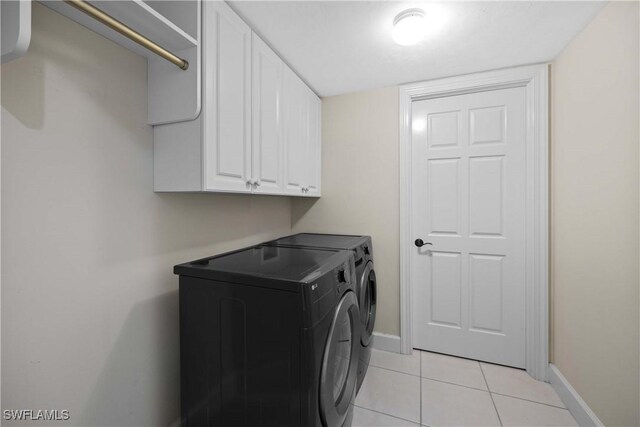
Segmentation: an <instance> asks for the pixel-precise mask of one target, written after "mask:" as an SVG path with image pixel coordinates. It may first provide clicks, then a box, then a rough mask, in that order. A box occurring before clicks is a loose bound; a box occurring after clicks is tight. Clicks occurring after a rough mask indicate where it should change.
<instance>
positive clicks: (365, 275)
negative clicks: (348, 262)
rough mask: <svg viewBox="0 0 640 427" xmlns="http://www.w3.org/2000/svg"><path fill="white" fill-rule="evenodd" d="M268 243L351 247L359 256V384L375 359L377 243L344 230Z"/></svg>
mask: <svg viewBox="0 0 640 427" xmlns="http://www.w3.org/2000/svg"><path fill="white" fill-rule="evenodd" d="M265 244H266V245H272V246H281V247H304V248H332V249H344V250H350V251H352V252H353V253H354V256H355V266H356V283H357V285H358V286H357V288H356V294H357V296H358V303H359V306H360V321H361V324H362V329H361V330H362V336H361V339H360V346H361V349H360V363H359V366H358V384H357V389H356V392H357V391H359V390H360V386H361V385H362V381H364V377H365V375H366V373H367V368H368V367H369V360H370V359H371V345H370V344H371V341H372V335H373V326H374V324H375V321H376V272H375V270H374V268H373V245H372V244H371V237H370V236H351V235H342V234H318V233H300V234H294V235H293V236H288V237H283V238H280V239H277V240H273V241H271V242H267V243H265Z"/></svg>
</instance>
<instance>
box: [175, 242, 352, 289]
mask: <svg viewBox="0 0 640 427" xmlns="http://www.w3.org/2000/svg"><path fill="white" fill-rule="evenodd" d="M349 256H350V254H349V253H347V252H346V251H340V250H331V249H308V248H290V247H277V246H255V247H251V248H248V249H243V250H239V251H235V252H230V253H227V254H222V255H218V256H214V257H211V258H205V259H201V260H197V261H192V262H190V263H186V264H180V265H177V266H175V268H174V272H175V273H176V274H180V275H184V276H194V277H201V278H205V279H212V280H222V281H238V282H242V283H248V284H252V285H255V286H269V287H278V288H282V287H283V286H270V284H274V282H283V281H286V282H297V283H299V282H306V281H308V280H311V279H314V278H316V276H317V275H321V274H325V273H327V272H329V271H331V270H332V269H333V268H335V267H336V266H338V265H341V264H342V263H344V262H345V261H346V260H348V259H349ZM293 290H297V289H295V287H294V288H293Z"/></svg>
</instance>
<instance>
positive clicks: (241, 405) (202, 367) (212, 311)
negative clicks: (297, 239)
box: [174, 246, 361, 427]
mask: <svg viewBox="0 0 640 427" xmlns="http://www.w3.org/2000/svg"><path fill="white" fill-rule="evenodd" d="M174 272H175V273H176V274H179V275H180V370H181V371H180V384H181V417H182V426H183V427H184V426H189V427H195V426H222V427H235V426H243V427H244V426H246V427H253V426H264V427H269V426H273V427H285V426H300V427H348V426H350V425H351V417H352V416H353V413H352V411H353V406H352V403H353V399H354V398H355V393H356V383H357V367H358V357H359V354H358V353H359V350H360V345H359V339H358V338H359V337H360V334H361V332H360V324H361V323H360V320H359V318H360V313H359V309H358V302H357V299H356V293H355V285H356V277H355V262H354V257H353V253H352V252H351V251H339V250H322V249H303V248H287V247H282V248H281V247H274V246H256V247H252V248H247V249H243V250H239V251H234V252H230V253H227V254H223V255H219V256H215V257H211V258H205V259H201V260H197V261H193V262H190V263H186V264H181V265H177V266H175V268H174Z"/></svg>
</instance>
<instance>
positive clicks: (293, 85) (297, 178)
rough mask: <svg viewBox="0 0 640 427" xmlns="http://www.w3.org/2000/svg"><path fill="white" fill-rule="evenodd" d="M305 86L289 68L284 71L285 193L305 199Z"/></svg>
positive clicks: (306, 126) (306, 107)
mask: <svg viewBox="0 0 640 427" xmlns="http://www.w3.org/2000/svg"><path fill="white" fill-rule="evenodd" d="M305 89H306V87H305V85H304V83H303V82H302V80H300V78H299V77H298V76H296V74H295V73H294V72H293V71H291V69H289V68H288V67H286V68H285V71H284V92H283V103H282V105H283V118H284V128H285V166H284V175H285V182H284V183H285V192H286V193H287V194H293V195H296V196H303V195H305V191H304V188H305V185H306V181H307V170H306V168H307V166H308V165H307V161H306V160H307V145H308V143H307V141H308V135H307V129H308V124H307V118H308V114H307V113H308V111H309V103H308V99H307V97H306V96H305Z"/></svg>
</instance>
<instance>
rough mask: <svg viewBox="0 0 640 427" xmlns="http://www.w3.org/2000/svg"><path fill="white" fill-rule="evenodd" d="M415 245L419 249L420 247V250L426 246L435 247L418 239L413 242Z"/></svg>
mask: <svg viewBox="0 0 640 427" xmlns="http://www.w3.org/2000/svg"><path fill="white" fill-rule="evenodd" d="M413 243H414V244H415V245H416V246H417V247H419V248H421V247H423V246H424V245H431V246H433V245H432V244H431V243H429V242H426V243H425V242H424V241H423V240H422V239H416V241H415V242H413Z"/></svg>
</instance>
